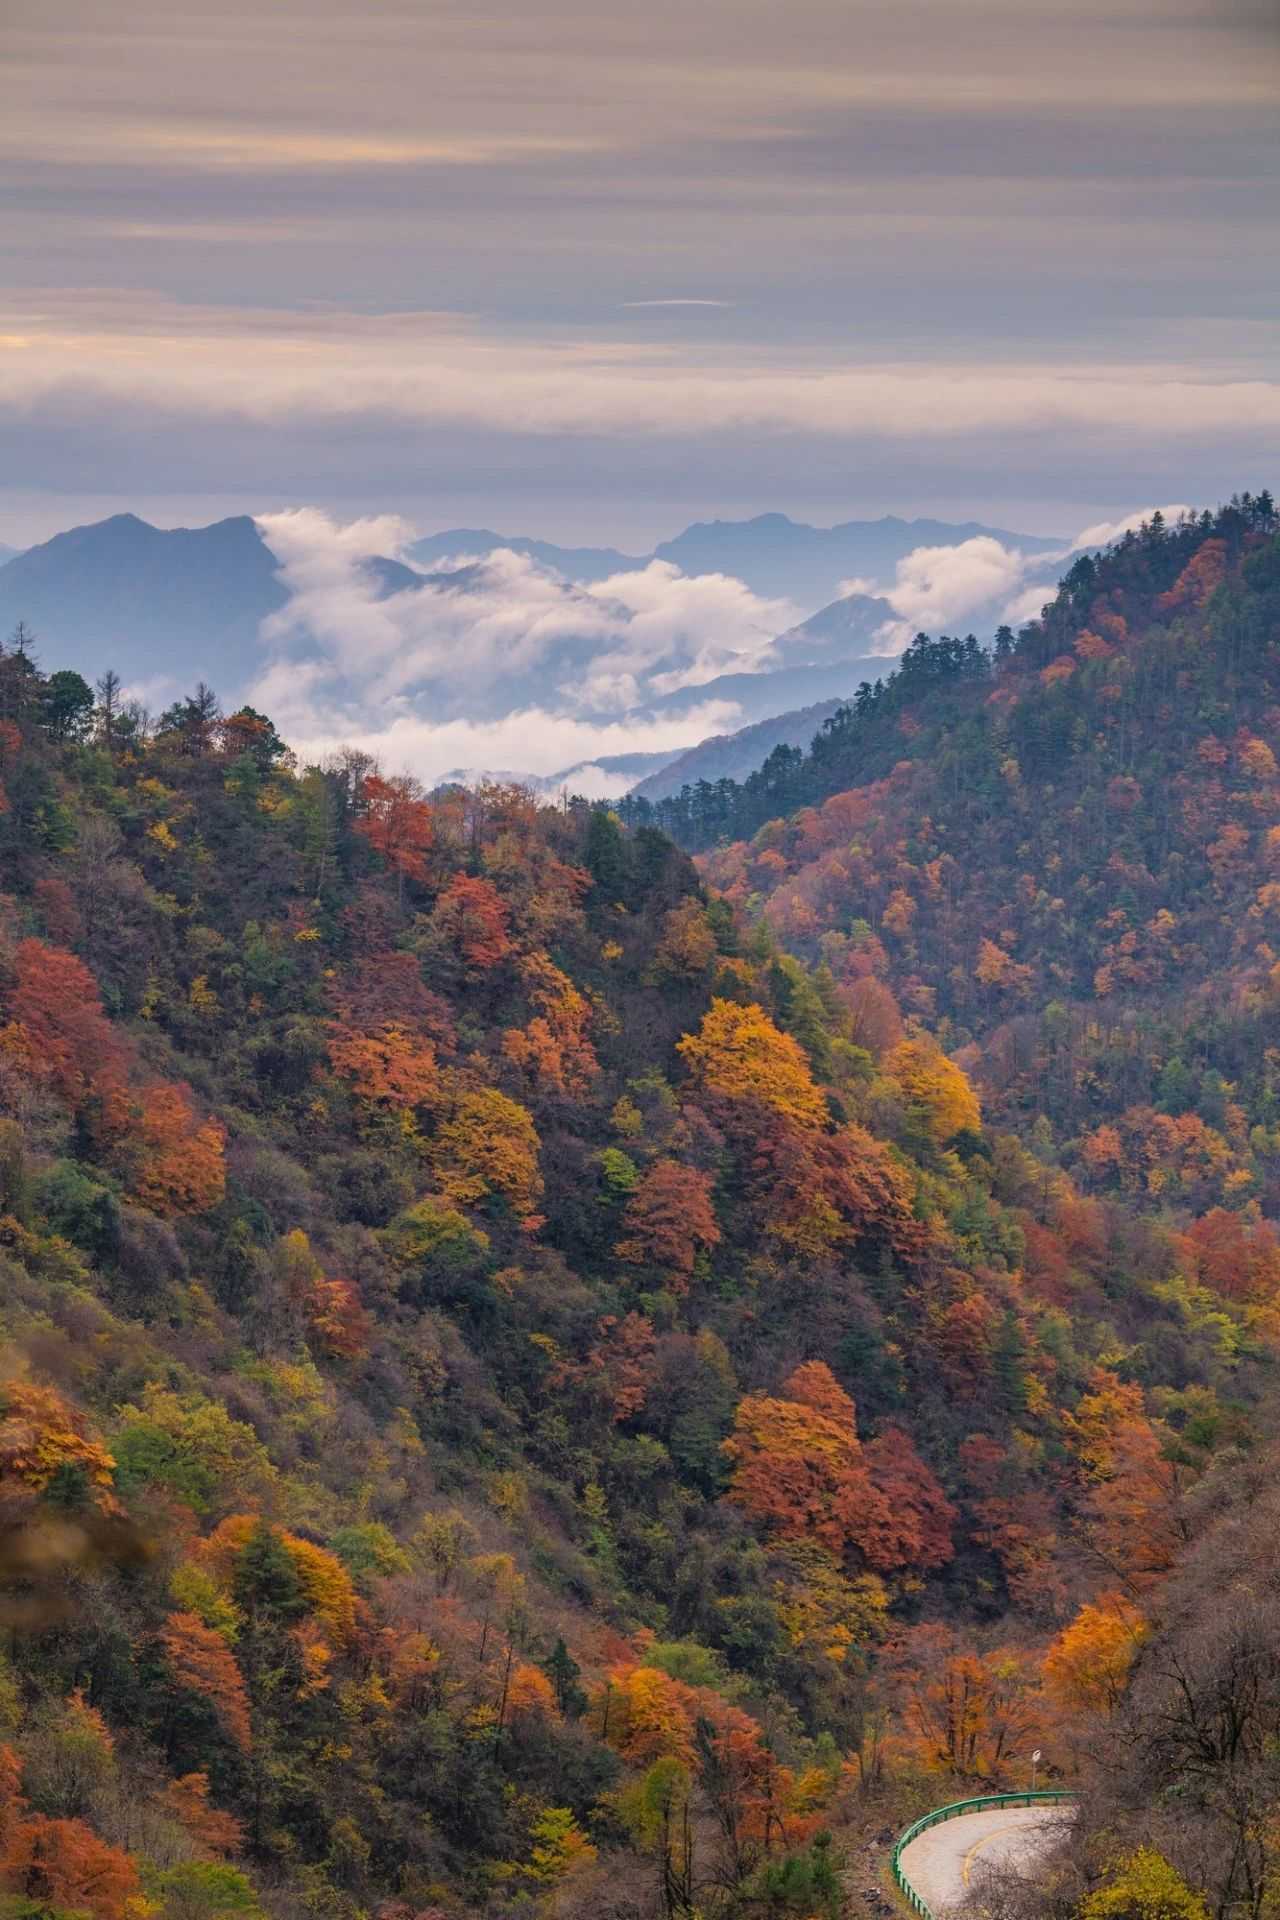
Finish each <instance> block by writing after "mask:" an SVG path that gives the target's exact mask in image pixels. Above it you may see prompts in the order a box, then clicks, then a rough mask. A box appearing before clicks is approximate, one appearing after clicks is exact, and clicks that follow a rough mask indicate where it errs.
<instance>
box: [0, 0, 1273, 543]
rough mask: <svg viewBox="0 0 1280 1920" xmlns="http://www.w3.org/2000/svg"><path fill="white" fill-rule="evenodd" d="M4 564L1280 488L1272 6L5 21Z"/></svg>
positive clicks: (0, 401)
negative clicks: (277, 528) (125, 528)
mask: <svg viewBox="0 0 1280 1920" xmlns="http://www.w3.org/2000/svg"><path fill="white" fill-rule="evenodd" d="M0 61H2V62H3V68H4V73H3V81H4V97H5V101H6V111H5V114H4V116H3V118H2V119H0V148H3V149H4V151H3V152H2V153H0V248H2V258H0V267H2V271H0V287H2V288H3V289H4V291H3V293H2V294H0V439H2V442H3V445H4V448H5V458H4V459H3V461H0V474H2V476H3V478H2V480H0V487H2V490H3V492H2V497H0V540H6V541H8V542H10V543H11V544H21V543H25V542H28V541H31V540H35V539H38V538H44V537H46V536H47V535H49V534H50V533H52V532H54V531H55V530H57V529H58V528H60V527H64V526H67V525H70V524H73V523H75V522H77V521H83V520H86V519H93V518H98V517H101V516H102V515H105V514H107V513H111V512H117V511H121V510H124V509H126V508H128V509H132V510H134V511H137V512H140V513H142V514H144V515H145V516H146V517H148V518H151V519H153V520H155V521H157V522H159V523H161V524H167V525H173V524H180V523H182V522H184V521H186V522H189V523H199V522H203V521H206V520H209V519H211V518H214V517H217V516H218V515H220V514H223V513H229V512H252V513H279V512H282V511H285V510H288V509H291V508H297V507H309V508H315V509H319V510H321V511H323V512H325V513H327V514H329V515H332V516H334V517H335V518H336V519H337V520H339V521H343V520H349V519H351V518H354V517H358V516H362V515H369V514H379V513H393V514H396V515H398V516H401V517H403V518H404V519H406V520H407V521H409V522H410V523H411V524H412V525H414V526H416V527H417V528H418V529H419V530H421V531H429V530H432V529H434V528H438V527H443V526H450V525H457V524H461V525H472V526H474V525H477V524H478V525H487V526H497V527H498V528H499V529H500V530H502V531H506V532H510V533H517V532H522V533H534V534H541V535H543V536H546V537H550V538H555V539H560V540H562V541H588V540H590V541H602V540H607V541H610V542H612V543H615V544H618V545H621V546H623V547H625V548H627V549H629V550H631V551H638V550H643V549H644V548H645V547H646V546H647V545H648V544H650V543H651V542H652V541H654V540H655V539H657V538H661V537H663V536H665V535H668V534H671V533H673V532H675V531H676V530H677V529H678V528H679V527H680V526H681V525H683V524H684V523H685V522H686V521H688V520H690V519H693V518H712V517H716V516H724V517H736V516H739V515H744V514H749V513H754V512H760V511H765V510H771V509H778V510H782V511H786V512H789V513H791V514H793V515H794V516H795V517H797V518H807V519H812V520H815V521H818V522H822V523H830V522H832V521H834V520H839V519H844V518H851V517H859V516H864V515H865V516H873V515H877V514H880V513H883V512H889V511H893V512H902V513H908V514H934V515H939V516H942V517H957V518H970V517H972V518H981V519H984V520H986V521H989V522H994V523H996V524H1001V525H1012V526H1014V527H1017V528H1020V529H1022V530H1024V531H1028V532H1041V533H1054V534H1058V533H1060V534H1063V535H1064V536H1066V537H1068V538H1069V537H1070V536H1071V535H1072V534H1073V533H1074V532H1075V531H1076V530H1077V529H1078V528H1080V527H1081V526H1083V525H1084V524H1086V523H1087V522H1090V521H1096V520H1105V519H1108V518H1115V517H1120V516H1122V515H1123V514H1125V513H1127V512H1129V511H1130V510H1131V509H1133V508H1135V507H1137V506H1140V505H1142V504H1144V503H1148V502H1153V501H1163V500H1191V501H1194V502H1197V503H1201V502H1205V503H1209V504H1212V503H1213V502H1214V501H1216V500H1217V499H1219V498H1221V497H1223V496H1225V495H1227V494H1229V493H1230V492H1232V491H1233V490H1235V489H1236V488H1238V487H1242V486H1255V487H1256V486H1261V485H1265V484H1267V483H1268V481H1270V482H1273V483H1274V481H1275V478H1276V474H1275V460H1274V454H1275V450H1276V447H1277V444H1278V443H1280V376H1278V374H1277V364H1276V345H1277V318H1276V316H1277V314H1278V313H1280V299H1278V298H1277V295H1278V294H1280V287H1278V286H1277V280H1278V279H1280V248H1278V247H1277V246H1276V232H1275V218H1274V204H1275V200H1274V196H1275V188H1276V174H1277V166H1276V160H1277V126H1278V125H1280V120H1278V116H1277V112H1276V108H1277V101H1278V98H1280V26H1278V25H1277V14H1276V9H1275V7H1274V4H1273V0H1105V4H1104V0H1075V3H1074V4H1073V5H1071V6H1070V7H1067V6H1063V5H1061V4H1048V0H894V4H893V5H892V6H886V5H884V4H883V0H875V3H874V4H871V3H870V0H787V3H786V4H785V5H782V4H779V0H695V4H692V5H691V4H689V0H628V3H627V4H625V5H624V4H623V3H622V0H508V4H507V5H506V6H497V5H492V4H482V3H481V0H414V3H413V4H409V3H408V0H404V3H402V4H397V3H396V0H255V4H253V5H249V4H247V3H246V0H217V4H212V0H128V3H127V4H125V0H59V4H58V5H56V6H49V5H48V4H47V0H6V4H5V8H4V20H3V25H2V26H0Z"/></svg>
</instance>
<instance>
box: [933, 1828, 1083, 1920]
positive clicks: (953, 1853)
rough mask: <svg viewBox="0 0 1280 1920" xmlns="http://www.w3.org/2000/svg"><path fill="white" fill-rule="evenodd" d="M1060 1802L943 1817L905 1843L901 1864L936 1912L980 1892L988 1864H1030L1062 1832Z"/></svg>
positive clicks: (1011, 1865)
mask: <svg viewBox="0 0 1280 1920" xmlns="http://www.w3.org/2000/svg"><path fill="white" fill-rule="evenodd" d="M1069 1818H1070V1811H1069V1810H1068V1809H1066V1808H1063V1807H1061V1806H1050V1807H991V1808H989V1809H988V1810H987V1811H986V1812H985V1813H961V1814H957V1815H956V1817H955V1819H954V1820H943V1821H940V1822H939V1824H938V1825H937V1826H936V1827H930V1828H929V1830H928V1832H927V1833H922V1834H920V1835H919V1836H918V1838H917V1839H915V1840H912V1841H910V1842H909V1843H908V1845H907V1846H905V1847H904V1848H903V1849H902V1856H901V1859H900V1860H899V1863H898V1864H899V1866H900V1867H901V1869H902V1872H903V1874H904V1875H905V1876H906V1878H907V1879H908V1880H909V1881H910V1882H911V1885H912V1886H913V1887H914V1888H915V1890H916V1892H917V1893H918V1894H919V1895H920V1898H921V1899H922V1900H924V1901H925V1902H926V1903H927V1904H928V1906H929V1907H930V1908H931V1910H932V1911H933V1913H934V1915H935V1916H940V1915H942V1914H945V1913H946V1912H947V1911H948V1909H951V1908H955V1907H958V1906H959V1905H960V1904H961V1902H962V1901H963V1900H965V1899H966V1898H967V1897H968V1895H969V1894H971V1893H976V1892H977V1890H978V1888H979V1886H980V1885H981V1882H982V1874H983V1869H984V1868H985V1867H1014V1868H1019V1867H1029V1866H1030V1865H1031V1863H1032V1862H1033V1861H1034V1860H1035V1858H1036V1856H1037V1854H1040V1853H1042V1852H1044V1851H1045V1850H1046V1849H1047V1848H1048V1847H1050V1846H1051V1845H1052V1844H1053V1842H1054V1840H1055V1839H1056V1838H1057V1837H1058V1835H1059V1834H1060V1833H1061V1832H1062V1827H1063V1821H1064V1820H1065V1819H1069Z"/></svg>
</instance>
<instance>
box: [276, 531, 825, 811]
mask: <svg viewBox="0 0 1280 1920" xmlns="http://www.w3.org/2000/svg"><path fill="white" fill-rule="evenodd" d="M259 526H260V528H261V531H262V534H263V537H264V539H265V540H266V542H267V544H268V546H269V547H270V548H271V549H272V552H273V553H274V554H275V556H276V558H277V560H278V562H279V564H280V573H281V578H282V580H283V582H284V584H285V585H286V587H287V588H288V589H289V595H290V597H289V600H288V603H287V604H286V606H285V607H284V608H282V610H281V611H280V612H279V613H278V614H276V615H273V616H272V618H271V619H270V620H268V621H267V622H266V623H265V625H264V628H263V642H264V646H265V648H266V650H267V653H268V655H269V661H268V664H267V665H266V666H265V667H264V669H263V671H262V673H261V674H260V676H259V677H258V679H257V681H256V682H255V684H254V686H253V688H252V690H251V693H250V698H251V700H252V702H253V704H254V705H255V706H259V707H261V708H264V709H265V710H266V711H268V712H270V713H271V715H272V717H273V718H274V719H275V721H276V724H277V725H278V726H279V727H280V728H281V730H282V731H283V732H284V733H285V734H286V735H287V737H289V738H290V739H291V740H292V741H293V742H294V743H295V745H296V746H297V747H298V748H299V750H300V751H303V752H305V753H312V754H315V753H322V752H325V751H328V750H331V749H332V748H333V747H334V746H335V745H337V744H339V743H340V742H342V741H348V742H350V743H352V744H356V745H360V746H363V747H365V748H366V749H367V750H369V751H377V752H378V753H379V754H380V755H381V756H383V757H385V758H386V759H387V760H388V762H389V763H392V764H403V765H406V766H409V767H411V768H412V769H413V771H415V772H416V773H418V774H420V775H421V776H422V777H423V778H428V779H429V778H439V777H440V776H441V775H442V774H444V773H446V772H450V771H452V770H454V769H456V768H458V767H491V768H505V769H515V770H517V771H519V772H522V773H532V774H539V775H541V774H550V773H554V772H555V771H557V770H558V769H559V768H562V767H565V766H568V765H571V764H573V763H574V762H579V761H581V762H586V761H589V760H592V759H594V758H596V757H598V756H599V755H601V754H605V755H609V754H615V753H628V752H658V751H665V750H668V749H670V750H671V751H672V752H674V751H676V750H677V749H679V748H682V747H684V746H689V745H692V744H693V743H694V742H696V741H697V740H700V739H702V738H704V737H705V736H706V735H707V734H708V733H714V732H718V731H723V730H724V729H726V728H728V727H731V726H732V725H733V724H734V722H735V721H736V719H737V718H738V713H739V709H738V708H737V707H736V706H735V705H734V704H733V703H732V702H728V701H725V700H718V699H708V700H705V701H700V702H695V703H694V704H693V705H692V706H686V707H685V708H684V709H683V710H682V711H681V712H680V714H679V715H678V717H677V716H674V715H671V714H664V713H663V712H662V710H661V702H662V701H663V699H664V698H665V697H666V696H669V695H671V694H674V693H677V692H679V691H681V690H682V689H688V688H696V687H698V686H701V685H703V684H704V683H706V682H707V681H709V680H712V679H713V678H715V677H716V676H717V675H718V674H722V673H725V672H729V671H732V672H735V673H743V672H747V673H751V672H758V671H760V670H761V669H762V668H764V667H765V666H766V665H767V664H768V661H769V658H770V655H771V648H772V642H773V639H774V637H775V635H777V634H778V633H781V632H782V631H784V630H785V629H786V628H787V627H788V626H790V625H792V624H793V623H794V621H795V619H796V618H797V610H796V609H795V608H794V607H793V606H791V605H790V603H789V602H787V601H785V600H770V599H764V598H761V597H760V596H759V595H756V594H754V593H752V592H751V591H750V590H749V589H748V588H747V587H745V586H744V585H743V583H742V582H741V581H740V580H735V579H731V578H729V577H728V576H726V575H724V574H701V575H697V576H689V575H686V574H683V573H681V572H680V571H679V569H678V568H676V567H674V566H671V565H670V564H668V563H665V562H662V561H653V562H651V563H650V564H649V565H648V566H646V567H644V568H642V569H639V570H637V571H633V572H628V573H619V574H615V575H613V576H612V577H611V578H609V579H607V580H602V581H600V582H597V583H596V584H594V585H592V586H589V587H586V586H578V585H575V584H574V583H572V582H570V581H567V580H564V579H562V578H560V576H559V575H557V574H554V573H551V572H549V571H548V570H547V569H545V568H542V567H539V566H538V565H536V564H535V563H534V562H533V561H531V560H529V559H527V558H526V557H525V556H523V555H520V554H516V553H512V552H509V551H506V550H499V551H498V552H495V553H492V554H489V555H485V556H467V555H458V556H456V557H455V558H454V560H453V561H452V562H451V563H450V567H451V570H449V571H444V570H442V571H441V572H439V573H437V574H435V575H433V576H432V577H431V579H430V580H428V581H427V582H424V584H422V585H421V586H415V587H410V588H404V589H402V590H400V591H397V592H394V593H392V594H390V595H386V594H384V593H383V592H382V590H381V587H380V585H379V581H378V579H377V576H376V575H375V574H374V573H373V572H371V571H370V569H369V565H368V563H369V562H370V561H371V560H372V559H374V558H375V557H376V556H379V555H383V556H390V557H394V556H395V555H397V554H399V553H400V552H402V551H403V550H404V549H405V548H406V547H407V546H408V545H409V544H410V543H411V541H412V539H413V537H414V534H413V529H412V528H411V527H409V526H408V525H407V524H406V523H405V522H403V521H402V520H399V519H397V518H396V517H395V516H390V515H382V516H378V517H372V518H365V519H361V520H357V521H354V522H351V523H348V524H346V525H342V524H339V523H336V522H335V521H334V520H333V519H332V518H331V517H330V516H329V515H327V514H325V513H323V512H321V511H319V510H317V509H314V508H299V509H294V510H292V511H289V512H285V513H278V514H269V515H264V516H263V517H262V518H261V519H260V520H259Z"/></svg>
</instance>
